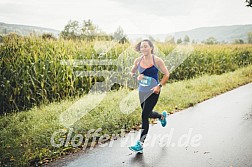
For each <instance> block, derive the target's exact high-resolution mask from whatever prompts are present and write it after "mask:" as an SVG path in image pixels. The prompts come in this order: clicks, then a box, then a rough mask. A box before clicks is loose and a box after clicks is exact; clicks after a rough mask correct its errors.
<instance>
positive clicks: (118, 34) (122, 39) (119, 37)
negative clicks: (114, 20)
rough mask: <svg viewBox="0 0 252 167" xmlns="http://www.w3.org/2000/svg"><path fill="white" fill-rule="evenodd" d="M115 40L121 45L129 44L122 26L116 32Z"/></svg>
mask: <svg viewBox="0 0 252 167" xmlns="http://www.w3.org/2000/svg"><path fill="white" fill-rule="evenodd" d="M113 38H114V39H115V40H117V41H119V43H125V42H128V40H127V37H126V35H125V34H124V31H123V29H122V27H121V26H119V27H118V28H117V29H116V31H115V32H114V34H113Z"/></svg>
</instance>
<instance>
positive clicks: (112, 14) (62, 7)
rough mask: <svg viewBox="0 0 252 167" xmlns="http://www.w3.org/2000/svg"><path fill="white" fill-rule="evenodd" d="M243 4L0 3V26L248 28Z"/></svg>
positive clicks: (166, 0)
mask: <svg viewBox="0 0 252 167" xmlns="http://www.w3.org/2000/svg"><path fill="white" fill-rule="evenodd" d="M244 1H245V0H211V1H203V0H124V1H123V0H0V22H4V23H10V24H23V25H34V26H40V27H47V28H53V29H57V30H63V28H64V26H65V25H66V24H67V23H68V21H69V20H77V21H79V22H82V20H87V19H91V20H92V21H93V22H94V23H95V24H97V25H98V26H99V27H100V28H101V29H102V30H103V31H105V32H108V33H110V32H114V31H115V30H116V28H117V27H118V26H119V25H121V26H122V28H123V29H124V31H125V33H127V34H139V33H141V34H159V33H171V32H176V31H183V30H190V29H193V28H199V27H208V26H220V25H243V24H252V8H248V7H246V6H245V5H246V4H245V2H244Z"/></svg>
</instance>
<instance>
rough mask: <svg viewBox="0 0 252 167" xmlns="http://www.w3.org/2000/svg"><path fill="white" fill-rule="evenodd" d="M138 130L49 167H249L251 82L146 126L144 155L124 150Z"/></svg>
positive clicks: (251, 158)
mask: <svg viewBox="0 0 252 167" xmlns="http://www.w3.org/2000/svg"><path fill="white" fill-rule="evenodd" d="M138 136H139V132H135V133H129V134H127V135H126V136H125V137H124V138H119V139H118V140H115V141H113V143H107V144H111V145H110V146H112V147H109V146H108V145H107V146H106V145H103V146H104V147H100V146H98V147H97V148H95V149H93V150H86V151H85V153H78V154H77V155H74V156H69V157H66V158H65V159H63V160H58V161H56V162H53V163H51V164H50V165H49V166H67V167H78V166H84V167H86V166H88V167H95V166H97V167H99V166H103V167H104V166H108V167H111V166H115V167H118V166H130V167H133V166H155V167H156V166H161V167H162V166H164V167H181V166H187V167H202V166H204V167H208V166H213V167H230V166H233V167H238V166H239V167H244V166H250V167H252V83H251V84H247V85H245V86H241V87H239V88H237V89H234V90H232V91H229V92H227V93H224V94H222V95H219V96H217V97H215V98H212V99H209V100H207V101H204V102H202V103H200V104H197V105H195V106H194V107H191V108H188V109H186V110H183V111H181V112H178V113H175V114H173V115H170V116H169V117H168V125H167V126H166V127H165V128H163V127H161V125H160V123H159V122H158V124H156V125H153V126H152V125H151V126H150V130H149V136H148V137H149V138H148V139H147V140H146V146H145V147H144V153H143V154H135V153H132V152H131V151H130V150H128V148H127V147H128V146H129V145H131V144H133V143H134V142H135V140H136V139H137V138H138Z"/></svg>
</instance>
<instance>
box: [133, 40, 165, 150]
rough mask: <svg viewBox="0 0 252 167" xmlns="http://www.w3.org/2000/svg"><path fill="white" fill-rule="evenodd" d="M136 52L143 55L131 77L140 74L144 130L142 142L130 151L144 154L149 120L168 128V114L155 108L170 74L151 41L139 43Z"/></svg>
mask: <svg viewBox="0 0 252 167" xmlns="http://www.w3.org/2000/svg"><path fill="white" fill-rule="evenodd" d="M136 50H137V51H139V52H140V53H141V56H140V57H138V58H136V59H135V61H134V65H133V67H132V69H131V76H136V72H137V71H138V72H139V75H138V76H137V80H138V82H139V87H138V91H139V100H140V104H141V108H142V129H141V135H140V140H138V141H137V142H136V145H134V146H130V147H129V149H130V150H132V151H134V152H138V153H143V143H144V140H145V138H146V136H147V134H148V130H149V118H158V119H159V120H160V122H161V125H162V126H163V127H165V126H166V115H167V112H166V111H164V112H162V114H159V113H158V112H155V111H153V108H154V107H155V105H156V103H157V101H158V98H159V95H160V91H161V88H162V86H164V85H165V84H166V82H167V81H168V79H169V72H168V70H167V68H166V66H165V64H164V61H163V60H162V59H161V58H159V57H157V56H156V55H154V45H153V43H152V42H151V41H150V40H148V39H145V40H142V41H141V42H139V43H138V44H137V46H136ZM158 71H160V72H162V73H163V74H164V75H163V78H162V80H161V81H160V82H159V81H158Z"/></svg>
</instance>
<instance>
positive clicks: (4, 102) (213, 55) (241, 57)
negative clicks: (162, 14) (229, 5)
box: [0, 34, 252, 114]
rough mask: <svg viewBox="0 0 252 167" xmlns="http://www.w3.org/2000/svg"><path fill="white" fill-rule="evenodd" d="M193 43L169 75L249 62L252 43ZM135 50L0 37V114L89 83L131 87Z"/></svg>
mask: <svg viewBox="0 0 252 167" xmlns="http://www.w3.org/2000/svg"><path fill="white" fill-rule="evenodd" d="M155 46H156V47H157V48H158V49H159V50H160V51H162V52H163V54H164V55H166V56H169V54H170V53H171V52H172V50H173V49H174V48H175V46H174V45H168V44H162V43H157V44H155ZM193 48H194V51H193V52H192V53H190V57H188V58H187V59H186V60H185V61H184V62H183V63H182V64H181V65H179V66H178V67H177V68H176V69H175V70H174V71H173V72H172V73H171V76H170V80H171V81H176V80H183V79H190V78H194V77H198V76H202V75H204V74H209V75H212V74H222V73H225V72H229V71H234V70H236V69H238V68H240V67H244V66H247V65H249V64H251V63H252V45H248V44H244V45H195V46H193ZM137 56H139V53H137V52H135V51H134V47H133V46H131V45H130V44H128V43H125V44H118V43H117V44H113V43H112V44H111V43H110V44H108V45H107V44H104V42H103V43H102V42H101V43H99V42H98V41H97V42H85V41H71V40H61V39H58V40H45V39H42V38H40V37H34V36H30V37H19V36H17V35H13V34H12V35H8V36H5V37H3V42H2V43H0V60H1V61H0V68H1V75H0V79H1V80H0V82H1V83H0V87H1V92H0V96H1V103H0V107H1V114H3V113H8V112H12V111H22V110H26V109H29V108H31V107H33V106H35V105H40V104H42V103H46V102H53V101H60V100H61V99H65V98H69V97H76V96H82V95H83V94H85V93H88V92H89V91H90V89H93V90H100V91H101V90H103V91H107V90H111V89H113V88H118V85H119V86H126V87H135V86H136V82H135V81H131V80H130V79H129V77H128V73H129V72H130V69H131V66H132V65H133V61H134V59H135V58H136V57H137ZM92 60H95V61H92ZM159 75H160V77H162V74H159ZM96 83H101V84H99V85H98V86H97V84H96ZM95 86H97V88H96V87H95Z"/></svg>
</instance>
